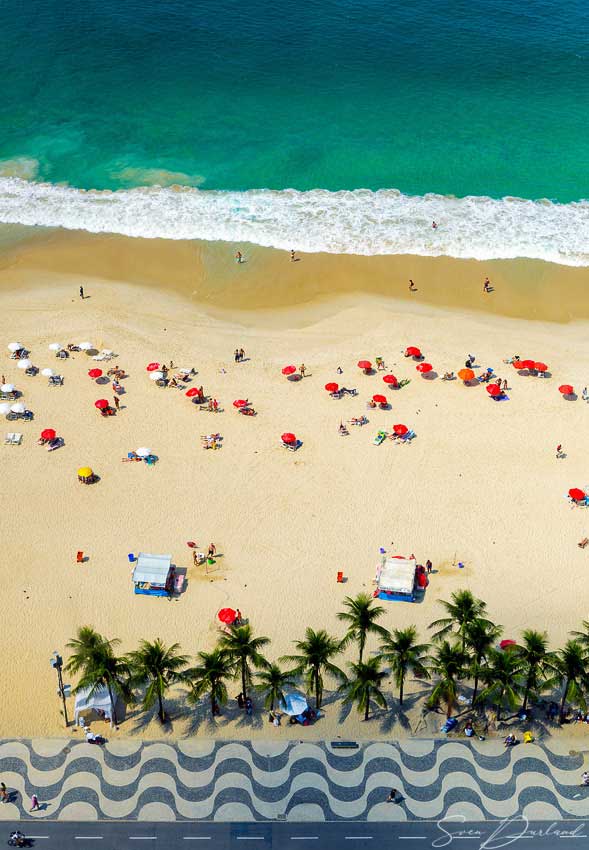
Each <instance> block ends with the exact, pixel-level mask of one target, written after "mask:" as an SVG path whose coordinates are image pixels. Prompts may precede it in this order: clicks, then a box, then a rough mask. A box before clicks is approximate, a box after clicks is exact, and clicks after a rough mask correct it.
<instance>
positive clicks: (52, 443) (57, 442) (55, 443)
mask: <svg viewBox="0 0 589 850" xmlns="http://www.w3.org/2000/svg"><path fill="white" fill-rule="evenodd" d="M63 445H64V441H63V437H55V438H54V439H53V440H49V444H48V446H47V451H48V452H54V451H55V449H60V448H61V447H62V446H63Z"/></svg>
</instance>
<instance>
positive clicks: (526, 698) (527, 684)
mask: <svg viewBox="0 0 589 850" xmlns="http://www.w3.org/2000/svg"><path fill="white" fill-rule="evenodd" d="M531 679H532V673H531V671H530V673H529V674H528V678H527V679H526V690H525V693H524V704H523V706H522V710H523V711H525V710H526V708H527V707H528V697H529V696H530V689H531V686H532V682H531Z"/></svg>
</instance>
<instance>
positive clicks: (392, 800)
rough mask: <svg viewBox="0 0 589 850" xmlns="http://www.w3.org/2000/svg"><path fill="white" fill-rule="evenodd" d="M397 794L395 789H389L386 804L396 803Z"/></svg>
mask: <svg viewBox="0 0 589 850" xmlns="http://www.w3.org/2000/svg"><path fill="white" fill-rule="evenodd" d="M398 793H399V792H398V791H397V789H396V788H391V790H390V793H389V796H388V797H387V803H396V802H397V794H398Z"/></svg>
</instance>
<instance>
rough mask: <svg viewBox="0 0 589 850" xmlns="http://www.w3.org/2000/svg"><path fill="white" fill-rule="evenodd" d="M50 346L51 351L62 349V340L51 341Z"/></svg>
mask: <svg viewBox="0 0 589 850" xmlns="http://www.w3.org/2000/svg"><path fill="white" fill-rule="evenodd" d="M48 348H49V351H61V349H62V348H63V345H62V344H61V342H50V343H49V346H48Z"/></svg>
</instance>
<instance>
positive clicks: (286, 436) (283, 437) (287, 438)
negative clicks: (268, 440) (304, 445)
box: [280, 431, 297, 443]
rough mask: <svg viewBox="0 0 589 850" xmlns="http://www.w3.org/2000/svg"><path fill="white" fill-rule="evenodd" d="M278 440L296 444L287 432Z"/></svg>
mask: <svg viewBox="0 0 589 850" xmlns="http://www.w3.org/2000/svg"><path fill="white" fill-rule="evenodd" d="M280 439H281V440H282V442H283V443H296V441H297V438H296V437H295V435H294V434H291V433H290V431H287V432H286V433H285V434H283V435H282V437H281V438H280Z"/></svg>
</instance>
